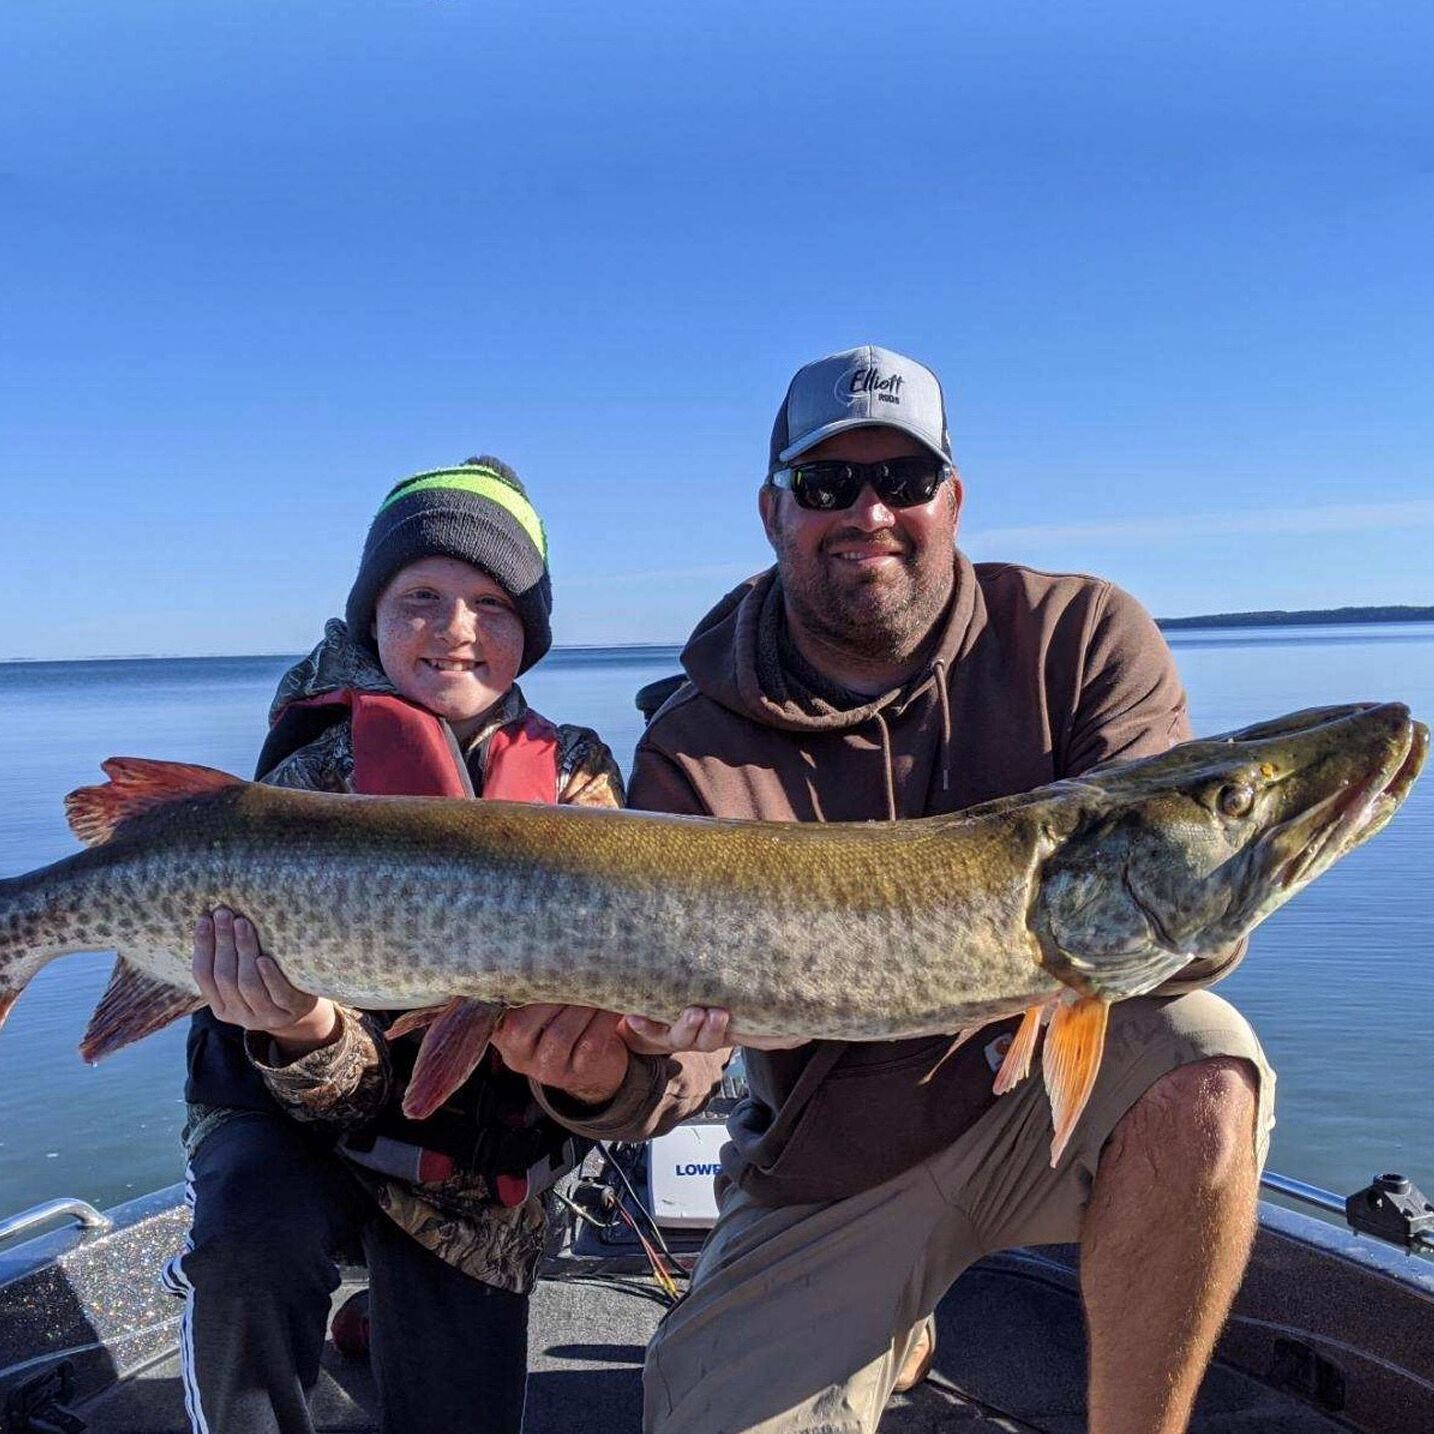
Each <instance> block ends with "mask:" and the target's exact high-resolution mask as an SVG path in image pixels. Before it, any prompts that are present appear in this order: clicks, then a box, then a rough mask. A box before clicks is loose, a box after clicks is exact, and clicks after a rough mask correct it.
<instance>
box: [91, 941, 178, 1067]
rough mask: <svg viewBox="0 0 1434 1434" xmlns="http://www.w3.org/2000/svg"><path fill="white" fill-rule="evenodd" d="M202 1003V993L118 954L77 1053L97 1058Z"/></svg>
mask: <svg viewBox="0 0 1434 1434" xmlns="http://www.w3.org/2000/svg"><path fill="white" fill-rule="evenodd" d="M204 1004H205V1001H204V997H203V996H200V995H198V994H196V993H195V992H193V991H185V990H183V989H182V988H181V987H179V986H171V985H170V984H169V982H167V981H161V980H160V979H159V978H158V977H157V976H151V975H149V973H148V972H145V971H141V970H140V968H139V967H138V966H135V965H132V964H131V963H130V962H128V961H126V960H125V958H124V957H123V956H120V957H119V958H118V959H117V960H116V961H115V967H114V970H113V971H112V972H111V973H110V983H109V985H108V987H106V989H105V993H104V995H103V996H101V997H100V1003H99V1005H98V1006H96V1007H95V1013H94V1015H93V1016H91V1017H90V1024H89V1028H88V1029H87V1030H86V1031H85V1038H84V1040H82V1041H81V1042H80V1054H81V1055H82V1056H83V1057H84V1058H85V1059H86V1060H87V1061H97V1060H99V1059H100V1057H101V1056H107V1055H109V1054H110V1053H111V1052H112V1051H117V1050H119V1049H120V1048H121V1047H122V1046H127V1045H129V1043H130V1042H131V1041H138V1040H140V1039H142V1038H143V1037H145V1036H147V1035H149V1034H150V1033H151V1032H153V1031H159V1030H163V1029H164V1027H165V1026H167V1025H169V1024H170V1022H171V1021H177V1020H179V1018H180V1017H181V1016H192V1015H193V1014H194V1012H195V1011H197V1010H199V1009H200V1008H201V1007H202V1006H203V1005H204Z"/></svg>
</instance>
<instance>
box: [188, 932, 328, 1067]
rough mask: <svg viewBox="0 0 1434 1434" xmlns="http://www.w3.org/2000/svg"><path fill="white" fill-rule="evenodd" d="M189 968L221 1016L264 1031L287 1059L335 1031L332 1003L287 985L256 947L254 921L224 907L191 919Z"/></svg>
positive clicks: (325, 1040)
mask: <svg viewBox="0 0 1434 1434" xmlns="http://www.w3.org/2000/svg"><path fill="white" fill-rule="evenodd" d="M193 971H194V979H195V980H196V981H197V982H198V983H199V989H200V990H201V991H202V992H203V993H204V998H205V1000H207V1001H208V1002H209V1009H210V1010H211V1011H213V1012H214V1014H215V1016H216V1017H217V1018H218V1019H219V1020H221V1021H228V1022H229V1023H230V1024H231V1025H235V1026H242V1027H243V1028H244V1029H245V1030H246V1031H267V1032H268V1033H269V1035H270V1036H272V1037H273V1039H274V1041H275V1042H276V1044H277V1045H278V1047H279V1049H280V1051H281V1052H282V1053H283V1054H284V1055H285V1056H286V1057H288V1058H289V1059H291V1060H292V1059H295V1058H296V1057H298V1056H301V1055H305V1054H307V1053H308V1052H309V1051H313V1050H317V1049H318V1048H319V1047H320V1046H326V1045H329V1044H330V1043H331V1042H332V1041H333V1040H334V1039H336V1037H337V1034H338V1024H339V1023H338V1011H337V1009H336V1008H335V1006H334V1003H333V1002H332V1001H330V1000H328V999H327V998H326V997H322V996H311V995H310V994H309V993H308V992H307V991H300V990H299V989H298V988H297V987H295V986H291V985H290V984H289V982H288V980H287V979H286V978H285V976H284V973H283V972H282V971H281V970H280V969H279V966H278V963H277V962H275V961H273V960H272V959H271V958H270V957H268V956H265V955H264V953H263V952H262V951H261V950H260V949H259V934H258V932H257V931H255V930H254V924H253V922H251V921H249V920H248V919H247V918H246V917H243V916H236V915H235V914H234V913H233V912H232V911H230V910H229V909H228V908H227V907H223V906H221V907H218V908H217V909H216V910H215V911H214V912H213V913H212V914H211V915H209V916H201V917H200V918H199V920H198V922H197V923H196V924H195V927H194V966H193Z"/></svg>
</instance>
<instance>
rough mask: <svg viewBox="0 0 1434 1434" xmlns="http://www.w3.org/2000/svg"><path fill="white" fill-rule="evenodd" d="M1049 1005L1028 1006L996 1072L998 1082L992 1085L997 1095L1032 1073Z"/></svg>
mask: <svg viewBox="0 0 1434 1434" xmlns="http://www.w3.org/2000/svg"><path fill="white" fill-rule="evenodd" d="M1049 1010H1050V1006H1049V1005H1043V1006H1028V1007H1027V1008H1026V1013H1025V1015H1023V1016H1022V1017H1021V1024H1020V1025H1019V1026H1017V1027H1016V1034H1015V1035H1014V1036H1012V1037H1011V1044H1010V1047H1009V1048H1008V1049H1007V1051H1006V1057H1005V1059H1004V1060H1003V1061H1002V1062H1001V1069H1000V1070H998V1071H997V1072H996V1084H995V1085H994V1086H992V1087H991V1089H992V1090H994V1091H995V1092H996V1094H997V1095H1005V1093H1006V1092H1007V1091H1008V1090H1014V1089H1015V1088H1016V1087H1017V1086H1018V1085H1020V1083H1021V1082H1022V1081H1023V1080H1025V1078H1026V1077H1027V1076H1028V1075H1030V1073H1031V1061H1032V1060H1034V1059H1035V1054H1036V1042H1037V1041H1038V1040H1039V1039H1040V1034H1041V1024H1042V1022H1043V1021H1044V1020H1045V1017H1046V1014H1047V1012H1048V1011H1049Z"/></svg>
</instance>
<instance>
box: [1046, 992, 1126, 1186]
mask: <svg viewBox="0 0 1434 1434" xmlns="http://www.w3.org/2000/svg"><path fill="white" fill-rule="evenodd" d="M1109 1014H1110V1003H1109V1002H1108V1001H1103V1000H1101V999H1100V997H1098V996H1083V997H1081V999H1080V1000H1078V1001H1070V1002H1066V1001H1062V1002H1061V1003H1060V1004H1059V1005H1057V1006H1056V1008H1055V1011H1054V1012H1053V1013H1052V1015H1051V1025H1050V1029H1049V1030H1048V1031H1047V1032H1046V1048H1045V1054H1044V1055H1043V1057H1042V1066H1043V1068H1044V1071H1045V1079H1046V1094H1047V1095H1048V1096H1049V1097H1050V1102H1051V1118H1052V1120H1053V1121H1054V1122H1055V1139H1054V1140H1052V1141H1051V1165H1052V1166H1055V1165H1057V1164H1058V1163H1059V1162H1060V1158H1061V1156H1062V1154H1064V1152H1065V1148H1066V1143H1067V1142H1068V1141H1069V1140H1070V1138H1071V1132H1072V1131H1074V1130H1075V1127H1076V1122H1077V1121H1078V1120H1079V1119H1080V1117H1081V1112H1082V1111H1083V1110H1084V1109H1085V1105H1086V1102H1087V1101H1088V1100H1089V1099H1090V1093H1091V1089H1092V1087H1093V1086H1094V1085H1095V1078H1096V1075H1097V1073H1098V1072H1099V1070H1100V1057H1101V1053H1102V1051H1104V1049H1105V1027H1106V1019H1107V1017H1108V1016H1109Z"/></svg>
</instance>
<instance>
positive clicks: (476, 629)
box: [374, 558, 523, 740]
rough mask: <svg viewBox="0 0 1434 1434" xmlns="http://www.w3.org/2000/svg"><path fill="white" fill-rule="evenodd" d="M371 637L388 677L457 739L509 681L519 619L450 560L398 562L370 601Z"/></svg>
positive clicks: (498, 594)
mask: <svg viewBox="0 0 1434 1434" xmlns="http://www.w3.org/2000/svg"><path fill="white" fill-rule="evenodd" d="M374 638H375V640H376V641H377V643H378V656H379V661H380V662H381V663H382V664H383V670H384V672H385V674H386V675H387V677H388V680H389V681H390V682H392V683H393V685H394V686H395V687H396V688H397V689H398V691H399V692H400V694H402V695H403V696H404V697H407V698H408V699H409V701H410V702H417V703H420V704H421V705H422V706H424V707H426V708H428V710H429V711H430V712H436V713H437V714H438V716H440V717H443V718H445V719H446V720H447V721H448V722H449V724H450V725H451V726H452V727H453V729H454V731H455V732H456V733H457V735H458V737H459V739H460V740H462V739H464V738H466V737H468V736H470V735H471V734H472V733H473V732H475V731H476V730H477V729H478V727H479V725H480V724H481V719H482V718H483V716H484V714H485V713H486V712H487V711H488V709H489V708H490V707H492V706H493V704H494V703H495V702H497V701H498V700H499V699H500V698H501V697H502V696H503V694H504V693H506V692H507V690H508V689H509V688H510V687H511V686H512V685H513V679H514V678H516V677H517V675H518V668H519V666H520V665H521V663H522V661H523V623H522V619H521V618H520V617H519V616H518V613H517V610H516V609H515V608H514V606H513V600H512V598H511V597H509V596H508V594H507V592H506V591H505V590H504V589H503V588H502V587H501V586H500V585H499V584H498V583H496V582H494V581H493V579H492V578H490V577H489V576H488V574H487V573H485V572H482V571H480V570H479V569H478V568H475V567H474V566H473V565H472V564H471V563H465V562H462V561H460V560H459V559H458V558H422V559H420V560H419V561H418V562H416V563H410V564H409V565H408V566H407V567H406V568H401V569H400V570H399V571H398V573H397V574H396V575H395V577H394V578H393V579H392V581H391V582H390V583H389V584H388V586H387V587H386V588H385V589H384V590H383V592H382V593H381V594H380V596H379V599H378V605H377V608H376V609H375V613H374Z"/></svg>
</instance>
